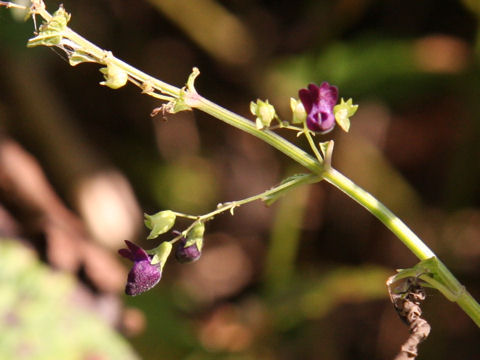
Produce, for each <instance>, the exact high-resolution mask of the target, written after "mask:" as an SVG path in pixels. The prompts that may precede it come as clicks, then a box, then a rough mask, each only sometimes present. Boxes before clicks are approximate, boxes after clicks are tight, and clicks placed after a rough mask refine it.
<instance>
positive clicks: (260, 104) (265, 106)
mask: <svg viewBox="0 0 480 360" xmlns="http://www.w3.org/2000/svg"><path fill="white" fill-rule="evenodd" d="M250 112H251V113H252V114H253V115H255V116H256V117H257V118H256V119H255V124H256V126H257V129H263V128H264V127H269V126H270V123H271V122H272V120H273V119H274V118H275V114H276V113H275V108H274V107H273V105H272V104H270V103H269V102H268V100H266V101H262V100H260V99H257V102H256V103H254V102H253V101H252V102H250Z"/></svg>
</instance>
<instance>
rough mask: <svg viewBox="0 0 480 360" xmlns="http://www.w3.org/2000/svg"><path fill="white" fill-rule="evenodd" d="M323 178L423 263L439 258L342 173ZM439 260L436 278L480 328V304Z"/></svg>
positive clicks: (332, 172) (328, 171)
mask: <svg viewBox="0 0 480 360" xmlns="http://www.w3.org/2000/svg"><path fill="white" fill-rule="evenodd" d="M323 178H324V179H325V180H326V181H327V182H329V183H330V184H332V185H333V186H335V187H336V188H338V189H339V190H340V191H342V192H343V193H345V194H347V195H348V196H349V197H351V198H352V199H353V200H355V201H356V202H358V203H359V204H360V205H362V206H363V207H364V208H366V209H367V210H368V211H369V212H370V213H372V214H373V215H375V216H376V217H377V218H378V219H379V220H380V221H381V222H382V223H383V224H384V225H385V226H386V227H387V228H388V229H390V231H391V232H392V233H393V234H395V235H396V236H397V237H398V238H399V239H400V240H401V241H402V242H403V243H404V244H405V246H407V247H408V249H409V250H410V251H411V252H412V253H414V254H415V256H416V257H418V258H419V259H420V260H427V259H430V258H433V257H436V256H435V253H434V252H433V251H432V250H431V249H430V248H429V247H428V246H427V245H425V243H424V242H423V241H422V240H420V238H419V237H418V236H417V235H415V233H414V232H413V231H412V230H410V229H409V228H408V227H407V226H406V225H405V224H404V223H403V222H402V221H401V220H400V219H399V218H398V217H397V216H396V215H394V214H393V213H392V212H391V211H390V210H389V209H388V208H387V207H386V206H385V205H383V204H382V203H381V202H380V201H378V200H377V199H375V198H374V197H373V196H372V195H370V194H369V193H368V192H366V191H365V190H363V189H362V188H360V187H359V186H357V185H356V184H354V183H353V182H352V181H351V180H350V179H348V178H347V177H345V176H344V175H343V174H341V173H339V172H338V171H337V170H335V169H333V168H328V169H325V171H324V172H323ZM437 261H438V266H437V268H436V273H435V274H434V275H435V277H438V278H439V279H440V280H441V281H442V283H443V285H445V286H446V288H447V289H448V290H449V292H451V293H453V294H454V295H455V297H454V298H453V299H452V300H453V301H455V302H456V303H457V304H458V305H459V306H460V307H461V308H462V309H463V311H465V313H466V314H468V316H470V318H471V319H472V320H473V321H474V322H475V324H476V325H477V326H479V327H480V305H479V304H478V302H477V301H476V300H475V299H474V298H473V297H472V295H470V293H468V291H466V289H465V287H464V286H463V285H462V284H461V283H460V282H459V281H458V280H457V279H456V278H455V276H454V275H453V274H452V273H451V272H450V270H448V268H447V267H446V266H445V265H444V264H443V263H442V262H441V261H440V260H439V259H438V258H437ZM449 298H450V297H449Z"/></svg>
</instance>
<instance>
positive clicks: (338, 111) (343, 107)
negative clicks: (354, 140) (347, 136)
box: [333, 98, 358, 132]
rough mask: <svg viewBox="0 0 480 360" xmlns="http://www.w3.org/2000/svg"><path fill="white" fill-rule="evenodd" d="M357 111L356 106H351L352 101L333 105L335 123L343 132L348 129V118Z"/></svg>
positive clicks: (343, 101)
mask: <svg viewBox="0 0 480 360" xmlns="http://www.w3.org/2000/svg"><path fill="white" fill-rule="evenodd" d="M357 109H358V105H352V99H348V100H347V102H345V100H343V98H342V100H341V101H340V104H338V105H335V106H334V108H333V113H334V114H335V121H336V122H337V124H338V126H340V127H341V128H342V129H343V130H344V131H345V132H348V130H349V129H350V117H351V116H353V115H354V114H355V112H356V111H357Z"/></svg>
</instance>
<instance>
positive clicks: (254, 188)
mask: <svg viewBox="0 0 480 360" xmlns="http://www.w3.org/2000/svg"><path fill="white" fill-rule="evenodd" d="M63 3H64V5H65V7H66V9H67V11H69V12H71V13H72V20H71V22H70V25H71V27H72V28H73V29H74V30H76V31H78V32H79V33H80V34H82V35H84V36H85V37H86V38H87V39H89V40H91V41H92V42H94V43H96V44H97V45H99V46H101V47H103V48H104V49H109V50H112V51H113V52H114V54H115V55H117V56H118V57H120V58H121V59H123V60H125V61H127V62H129V63H130V64H132V65H134V66H136V67H138V68H140V69H142V70H144V71H145V72H147V73H149V74H151V75H153V76H155V77H158V78H159V79H162V80H164V81H167V82H170V83H172V84H174V85H176V86H182V85H183V84H184V83H185V81H186V78H187V77H188V74H189V73H190V71H191V68H192V67H193V66H197V67H199V68H200V70H201V75H200V77H199V78H198V79H197V82H196V86H197V89H198V90H199V92H200V93H201V94H202V95H204V96H206V97H207V98H209V99H211V100H214V101H215V102H217V103H219V104H221V105H223V106H225V107H227V108H229V109H231V110H233V111H235V112H238V113H240V114H242V115H245V116H248V117H251V115H250V114H249V102H250V101H251V100H255V99H256V98H261V99H267V98H268V99H269V101H270V102H271V103H273V104H274V105H275V106H276V108H277V111H278V113H279V114H280V115H281V116H282V117H283V118H285V119H288V118H289V117H290V113H289V108H288V104H289V98H290V97H291V96H294V97H295V96H296V95H297V92H298V89H299V88H301V87H305V86H306V85H307V84H308V83H309V82H316V83H320V82H321V81H324V80H326V81H329V82H331V83H333V84H336V85H337V86H338V87H339V89H340V95H341V96H343V97H345V98H349V97H353V98H354V102H355V103H358V104H360V108H359V110H358V112H357V114H356V115H355V117H354V118H353V120H352V129H351V132H350V133H349V134H348V135H346V134H342V133H341V131H340V130H339V129H337V130H336V131H334V132H333V133H331V134H329V135H328V137H324V138H322V140H326V139H328V138H329V137H330V136H331V137H333V138H334V140H335V144H336V145H335V152H334V158H333V164H334V166H335V167H337V168H338V169H339V170H340V171H342V172H344V173H345V174H346V175H347V176H349V177H350V178H352V179H353V180H354V181H355V182H357V183H358V184H359V185H361V186H363V187H364V188H366V189H367V190H368V191H370V192H372V193H373V194H374V195H375V196H377V197H378V198H379V199H381V200H382V201H383V202H384V203H386V205H387V206H389V207H390V208H391V209H392V210H393V211H394V212H395V213H397V214H398V215H399V216H400V217H401V218H402V219H404V220H405V221H406V222H407V224H409V225H410V226H411V227H412V228H413V230H414V231H415V232H416V233H417V234H418V235H419V236H420V237H422V238H423V239H424V240H425V241H426V242H427V243H428V244H429V246H430V247H431V248H432V249H433V250H434V251H435V252H436V253H437V254H438V255H439V257H440V258H441V259H442V260H443V261H444V262H445V263H446V264H447V265H448V266H449V267H450V269H451V270H452V271H453V272H454V273H455V274H456V275H457V276H458V278H459V279H460V280H461V281H462V282H463V283H464V284H465V285H466V286H467V288H468V289H469V291H470V292H471V293H472V294H473V295H474V296H476V298H477V299H480V186H479V184H480V167H479V164H480V118H479V111H480V100H479V98H480V66H479V65H480V62H479V61H480V58H479V55H480V42H479V39H478V36H477V35H478V33H479V24H478V17H479V16H480V3H479V2H478V1H477V0H443V1H436V0H422V1H418V0H402V1H399V0H357V1H352V0H331V1H326V0H325V1H323V0H322V1H320V0H315V1H314V0H311V1H297V2H293V1H283V0H279V1H271V0H223V1H220V0H145V1H117V0H96V1H93V0H84V1H70V0H65V1H64V2H63ZM57 7H58V3H56V2H53V1H49V2H47V8H48V9H49V10H50V11H51V12H53V11H54V10H55V9H56V8H57ZM32 29H33V26H32V23H31V21H28V22H26V23H24V22H22V21H18V20H17V19H15V18H14V17H13V16H12V11H9V10H6V9H4V8H2V9H0V64H1V66H0V235H1V240H0V359H79V360H87V359H88V360H93V359H95V360H103V359H115V360H118V359H145V360H153V359H189V360H202V359H232V360H234V359H235V360H237V359H238V360H240V359H242V360H246V359H265V360H270V359H272V360H273V359H280V360H283V359H285V360H290V359H312V360H313V359H326V360H345V359H357V360H360V359H369V360H372V359H379V360H380V359H390V358H393V357H394V355H395V354H396V352H397V351H398V349H399V347H400V345H401V344H402V343H403V342H404V341H405V339H406V338H407V336H408V331H407V329H406V327H405V326H404V324H403V323H402V322H401V321H400V320H399V319H398V317H397V315H396V313H395V311H394V310H393V309H392V306H391V304H390V303H389V300H388V296H387V291H386V288H385V280H386V279H387V277H388V276H389V275H391V274H393V273H394V271H395V269H397V268H406V267H410V266H412V265H414V264H415V263H416V259H415V258H414V256H413V255H412V254H411V253H409V251H408V250H406V248H405V247H404V246H403V245H402V244H401V243H400V242H399V241H398V240H397V239H395V238H394V236H393V235H392V234H390V233H389V232H388V231H387V230H386V229H385V228H384V227H383V225H381V224H380V223H379V222H378V221H377V220H376V219H375V218H373V217H372V216H371V215H370V214H369V213H367V212H366V211H365V210H363V209H362V208H361V207H360V206H358V205H357V204H355V203H353V202H352V201H351V200H350V199H348V198H346V197H345V196H344V195H343V194H341V193H340V192H338V191H337V190H335V189H334V188H332V187H331V186H329V185H328V184H323V183H322V184H317V185H314V186H309V187H304V188H300V189H298V190H295V192H294V193H291V194H289V195H288V196H286V197H284V198H282V200H280V201H278V202H277V203H275V204H274V205H273V206H271V207H266V206H264V205H263V204H261V203H254V204H251V205H247V206H245V207H242V208H239V209H237V210H236V212H235V216H234V217H232V216H230V215H228V214H225V215H221V216H218V217H217V218H216V219H215V220H214V221H212V222H210V223H209V224H208V227H207V235H206V245H205V250H204V254H203V256H202V258H201V259H200V260H199V261H198V262H196V263H194V264H189V265H179V264H176V263H175V261H174V259H170V260H169V262H168V263H167V265H166V267H165V269H164V276H163V279H162V281H161V283H160V284H159V285H158V286H157V287H156V288H155V289H154V290H152V291H150V292H148V293H146V294H144V295H141V296H138V297H134V298H128V297H126V296H124V295H123V288H124V284H125V279H126V274H127V271H128V266H129V264H128V263H127V262H124V261H123V260H122V259H120V258H119V256H118V255H117V253H116V251H117V250H118V248H120V247H122V246H123V240H125V239H130V240H132V241H136V242H138V243H139V244H141V245H142V246H144V247H146V248H148V247H153V246H155V245H156V244H157V243H158V242H155V241H153V242H147V241H146V240H145V237H146V234H147V231H146V229H145V228H144V227H143V224H142V216H143V215H142V213H143V212H146V213H154V212H156V211H159V210H163V209H173V210H178V211H182V212H186V213H192V214H201V213H204V212H208V211H210V210H211V209H213V208H214V207H215V206H216V204H217V203H219V202H222V201H229V200H234V199H240V198H244V197H247V196H250V195H253V194H255V193H258V192H261V191H263V190H265V189H267V188H269V187H271V186H273V185H275V184H277V183H278V182H280V181H281V179H282V178H284V177H285V176H288V175H290V174H294V173H298V172H301V171H303V170H302V169H301V168H300V167H299V166H296V165H295V164H293V163H292V161H290V159H288V158H286V157H285V156H284V155H282V154H279V153H277V152H276V151H274V150H273V149H271V148H269V147H268V146H267V145H265V144H263V143H262V142H261V141H259V140H257V139H255V138H253V137H251V136H249V135H246V134H243V133H241V132H240V131H238V130H236V129H233V128H229V127H228V126H227V125H225V124H223V123H222V122H220V121H218V120H216V119H213V118H211V117H209V116H207V115H205V114H202V113H199V112H182V113H179V114H177V115H169V116H167V117H166V118H162V116H157V117H155V118H151V117H150V112H151V111H152V109H153V108H155V107H157V106H159V105H160V104H159V102H158V101H156V100H154V99H152V98H149V97H147V96H144V95H141V94H140V93H139V91H138V89H137V88H135V87H134V86H131V85H129V86H127V87H125V88H122V89H120V90H118V91H112V90H111V89H109V88H105V87H101V86H98V82H100V81H101V80H102V79H101V74H100V73H99V72H98V66H97V65H92V64H81V65H79V66H77V67H75V68H71V67H69V65H68V63H67V62H66V61H64V59H63V58H62V56H58V55H59V54H55V52H53V51H51V50H50V49H47V48H34V49H26V48H25V44H26V41H27V39H28V38H30V37H31V36H32ZM60 55H61V54H60ZM284 135H285V136H286V137H287V138H289V139H290V140H292V141H297V142H298V143H299V145H301V146H305V145H306V144H304V143H303V142H302V140H297V139H296V138H295V136H294V135H293V134H289V133H285V134H284ZM177 225H178V228H179V229H182V228H183V226H186V225H187V224H182V223H179V224H177ZM166 237H167V238H168V235H167V236H166ZM424 314H425V317H426V318H427V319H428V320H429V321H430V323H431V325H432V333H431V336H430V338H429V339H428V340H427V341H426V342H425V343H424V344H422V345H421V347H420V359H437V360H440V359H451V358H459V359H479V358H480V347H479V346H478V344H479V339H480V336H479V334H480V333H479V329H478V328H477V327H476V326H475V325H474V323H473V322H472V321H471V320H470V319H469V318H468V317H467V316H466V315H465V314H464V313H462V312H461V311H460V310H459V308H458V307H457V306H456V305H455V304H453V303H450V302H448V301H447V300H446V299H445V298H443V296H441V295H440V294H439V293H437V292H434V291H429V297H428V299H427V301H426V303H425V304H424Z"/></svg>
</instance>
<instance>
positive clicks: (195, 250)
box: [175, 223, 205, 263]
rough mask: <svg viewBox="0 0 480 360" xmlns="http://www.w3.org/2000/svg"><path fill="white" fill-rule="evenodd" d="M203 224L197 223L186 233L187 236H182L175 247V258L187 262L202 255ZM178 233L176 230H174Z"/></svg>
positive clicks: (195, 259)
mask: <svg viewBox="0 0 480 360" xmlns="http://www.w3.org/2000/svg"><path fill="white" fill-rule="evenodd" d="M204 232H205V225H204V224H203V223H197V224H196V225H195V226H194V227H193V228H192V229H191V230H190V231H189V232H188V233H187V237H186V238H185V237H182V238H181V239H180V240H179V241H178V244H177V247H176V249H175V258H176V259H177V260H178V262H180V263H189V262H194V261H197V260H198V259H199V258H200V256H201V255H202V248H203V234H204ZM176 233H177V234H178V232H176Z"/></svg>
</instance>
